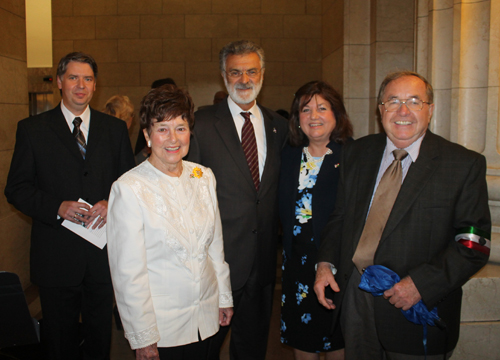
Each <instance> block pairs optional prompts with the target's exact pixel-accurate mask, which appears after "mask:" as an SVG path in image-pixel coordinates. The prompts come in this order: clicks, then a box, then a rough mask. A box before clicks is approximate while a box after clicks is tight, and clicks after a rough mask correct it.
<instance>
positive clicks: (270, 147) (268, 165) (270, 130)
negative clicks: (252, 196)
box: [259, 106, 300, 192]
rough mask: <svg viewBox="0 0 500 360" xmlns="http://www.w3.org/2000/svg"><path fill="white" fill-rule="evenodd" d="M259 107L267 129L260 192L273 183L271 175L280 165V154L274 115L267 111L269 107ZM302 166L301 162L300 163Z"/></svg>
mask: <svg viewBox="0 0 500 360" xmlns="http://www.w3.org/2000/svg"><path fill="white" fill-rule="evenodd" d="M259 109H260V110H261V112H262V116H263V118H264V129H265V131H266V149H267V151H266V162H265V164H264V170H263V173H262V176H261V177H260V178H261V181H260V187H259V192H260V191H263V190H262V189H263V188H265V187H266V186H270V185H272V184H271V183H270V182H271V181H270V179H271V178H270V177H271V176H272V174H271V173H272V172H273V169H275V168H276V167H277V166H278V163H277V157H278V156H279V152H277V151H274V149H275V146H276V138H275V137H276V128H275V127H274V126H273V117H272V115H271V114H270V113H269V112H268V111H267V109H265V108H263V107H262V106H259ZM299 166H300V164H299Z"/></svg>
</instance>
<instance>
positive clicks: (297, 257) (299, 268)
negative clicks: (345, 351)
mask: <svg viewBox="0 0 500 360" xmlns="http://www.w3.org/2000/svg"><path fill="white" fill-rule="evenodd" d="M306 152H307V149H305V150H304V151H303V153H302V161H301V164H300V175H299V186H298V189H297V200H296V202H295V204H296V206H295V225H294V228H293V239H292V253H291V256H290V258H286V255H285V252H283V277H282V284H283V285H282V286H283V294H282V297H281V342H282V343H284V344H287V345H290V346H291V347H293V348H296V349H298V350H302V351H307V352H313V353H315V352H325V351H333V350H338V349H341V348H343V347H344V342H343V339H342V336H336V334H334V335H333V336H332V334H331V330H332V321H333V319H332V312H331V311H329V310H327V309H325V308H324V307H323V306H322V305H321V304H320V303H319V302H318V299H317V297H316V294H315V293H314V289H313V287H314V280H315V276H316V272H315V270H314V265H315V263H316V256H317V252H318V249H317V248H316V245H315V244H314V241H313V227H312V220H311V219H312V216H313V214H312V206H311V205H312V201H313V198H312V195H313V194H312V190H313V188H314V185H315V184H316V179H317V177H318V173H319V171H320V169H321V165H322V163H323V158H324V156H323V157H321V158H313V157H310V155H309V156H308V155H306ZM308 160H309V161H308ZM336 340H337V341H336Z"/></svg>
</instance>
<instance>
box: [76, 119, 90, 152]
mask: <svg viewBox="0 0 500 360" xmlns="http://www.w3.org/2000/svg"><path fill="white" fill-rule="evenodd" d="M81 124H82V119H81V118H79V117H76V118H75V119H74V120H73V125H75V127H74V128H73V136H74V137H75V139H76V143H77V144H78V148H79V149H80V152H81V153H82V156H83V158H84V159H85V153H86V152H87V144H86V143H85V136H84V135H83V133H82V130H81V129H80V125H81Z"/></svg>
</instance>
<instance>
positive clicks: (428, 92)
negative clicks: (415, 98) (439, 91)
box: [377, 70, 434, 104]
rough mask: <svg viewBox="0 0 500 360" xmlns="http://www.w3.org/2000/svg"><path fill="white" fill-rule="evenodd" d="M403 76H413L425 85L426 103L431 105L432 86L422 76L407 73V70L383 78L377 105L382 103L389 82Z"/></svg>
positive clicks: (432, 98) (432, 100)
mask: <svg viewBox="0 0 500 360" xmlns="http://www.w3.org/2000/svg"><path fill="white" fill-rule="evenodd" d="M404 76H415V77H417V78H419V79H420V80H422V81H423V82H424V84H425V92H426V95H427V101H428V102H429V103H430V104H432V103H433V102H434V90H433V89H432V85H431V84H430V83H429V82H428V81H427V79H426V78H424V77H423V76H422V75H420V74H418V73H416V72H414V71H409V70H401V71H395V72H393V73H389V74H387V76H386V77H385V79H384V81H382V84H380V89H379V91H378V97H377V104H381V103H382V98H383V97H384V95H385V88H386V87H387V85H389V83H390V82H391V81H394V80H397V79H399V78H402V77H404Z"/></svg>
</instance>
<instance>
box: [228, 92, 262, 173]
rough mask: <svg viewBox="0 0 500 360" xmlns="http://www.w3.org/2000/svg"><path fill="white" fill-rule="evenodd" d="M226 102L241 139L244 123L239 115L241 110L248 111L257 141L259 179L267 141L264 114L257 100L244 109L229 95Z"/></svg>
mask: <svg viewBox="0 0 500 360" xmlns="http://www.w3.org/2000/svg"><path fill="white" fill-rule="evenodd" d="M227 104H228V105H229V111H231V115H232V116H233V120H234V125H235V126H236V131H237V132H238V136H239V138H240V141H241V129H242V128H243V124H244V123H245V118H244V117H243V115H241V113H242V112H250V113H252V115H251V116H250V121H251V122H252V125H253V131H254V132H255V140H256V141H257V152H258V156H259V180H262V172H263V171H264V165H265V164H266V154H267V141H266V130H265V128H264V116H263V115H262V112H261V111H260V109H259V107H258V106H257V101H256V102H255V104H253V106H252V107H251V108H250V109H249V110H247V111H245V110H242V109H241V108H240V107H239V106H238V104H236V103H235V102H234V101H233V99H231V97H230V96H228V97H227Z"/></svg>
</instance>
